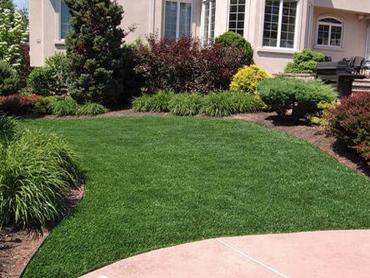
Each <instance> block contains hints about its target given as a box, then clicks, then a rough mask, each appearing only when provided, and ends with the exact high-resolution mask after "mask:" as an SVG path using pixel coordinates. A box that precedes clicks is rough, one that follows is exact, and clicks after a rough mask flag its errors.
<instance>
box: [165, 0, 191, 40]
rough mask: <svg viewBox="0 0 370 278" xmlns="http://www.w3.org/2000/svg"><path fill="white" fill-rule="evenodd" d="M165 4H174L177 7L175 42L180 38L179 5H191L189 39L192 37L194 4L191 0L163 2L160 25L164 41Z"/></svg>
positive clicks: (166, 0) (167, 0)
mask: <svg viewBox="0 0 370 278" xmlns="http://www.w3.org/2000/svg"><path fill="white" fill-rule="evenodd" d="M167 2H174V3H176V5H177V14H176V40H178V39H179V38H180V14H181V13H180V5H181V3H185V4H190V5H191V14H190V18H191V24H190V37H191V36H192V35H193V16H194V3H193V0H164V1H163V9H162V13H163V23H162V26H163V27H162V37H163V38H164V39H166V37H165V34H166V4H167Z"/></svg>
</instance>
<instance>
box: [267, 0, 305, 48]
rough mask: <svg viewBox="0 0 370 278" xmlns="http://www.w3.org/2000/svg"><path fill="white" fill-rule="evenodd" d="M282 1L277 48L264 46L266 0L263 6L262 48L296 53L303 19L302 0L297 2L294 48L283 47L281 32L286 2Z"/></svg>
mask: <svg viewBox="0 0 370 278" xmlns="http://www.w3.org/2000/svg"><path fill="white" fill-rule="evenodd" d="M279 1H280V4H279V5H280V8H279V19H278V30H277V32H278V36H277V46H264V43H263V41H264V38H265V37H264V32H265V19H266V18H265V17H266V13H265V11H266V0H264V5H263V16H262V23H261V30H262V32H261V46H262V50H266V51H272V52H281V53H285V52H286V53H294V52H296V51H298V39H299V35H300V34H299V28H300V20H301V18H302V15H301V9H302V8H301V5H302V0H295V1H296V2H297V11H296V17H295V23H294V25H295V26H294V45H293V47H292V48H288V47H281V46H280V45H281V31H282V24H283V7H284V1H286V0H279Z"/></svg>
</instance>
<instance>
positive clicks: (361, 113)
mask: <svg viewBox="0 0 370 278" xmlns="http://www.w3.org/2000/svg"><path fill="white" fill-rule="evenodd" d="M328 120H329V127H330V129H331V130H332V132H333V133H334V134H335V136H336V137H337V138H338V139H339V141H342V142H344V143H346V144H347V145H348V146H349V147H350V148H353V149H355V150H356V151H357V152H358V153H359V154H360V155H362V157H364V158H365V159H366V160H367V161H369V162H370V94H369V93H357V94H353V95H352V96H350V97H348V98H345V99H342V100H341V104H340V105H338V106H337V107H336V108H334V109H332V110H330V113H329V115H328Z"/></svg>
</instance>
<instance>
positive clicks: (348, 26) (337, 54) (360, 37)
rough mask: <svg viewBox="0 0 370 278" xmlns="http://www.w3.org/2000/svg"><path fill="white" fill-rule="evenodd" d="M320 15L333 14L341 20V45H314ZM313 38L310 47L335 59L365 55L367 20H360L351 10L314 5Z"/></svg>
mask: <svg viewBox="0 0 370 278" xmlns="http://www.w3.org/2000/svg"><path fill="white" fill-rule="evenodd" d="M322 16H334V17H337V18H338V19H340V20H342V21H343V38H342V41H343V43H342V47H339V48H330V47H321V46H317V45H316V40H317V21H318V18H320V17H322ZM313 25H314V28H313V32H314V33H313V36H312V38H313V40H312V42H311V44H310V47H311V48H313V49H315V50H317V51H320V52H322V53H324V54H325V55H327V56H329V57H332V59H333V61H337V60H339V59H342V58H344V57H351V56H365V52H366V40H367V21H366V20H360V19H359V18H358V15H357V14H356V13H353V12H345V11H341V10H334V9H327V8H320V7H315V11H314V24H313Z"/></svg>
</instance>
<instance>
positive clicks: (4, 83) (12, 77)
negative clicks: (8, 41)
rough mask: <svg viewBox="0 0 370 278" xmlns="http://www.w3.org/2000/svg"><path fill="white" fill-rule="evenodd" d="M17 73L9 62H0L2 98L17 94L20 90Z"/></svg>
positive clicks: (0, 93)
mask: <svg viewBox="0 0 370 278" xmlns="http://www.w3.org/2000/svg"><path fill="white" fill-rule="evenodd" d="M19 82H20V78H19V75H18V73H17V71H16V70H15V69H14V68H13V67H12V66H11V65H10V64H8V63H7V62H5V61H0V96H5V95H9V94H15V93H17V92H18V90H19V89H20V86H19V84H20V83H19Z"/></svg>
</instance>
